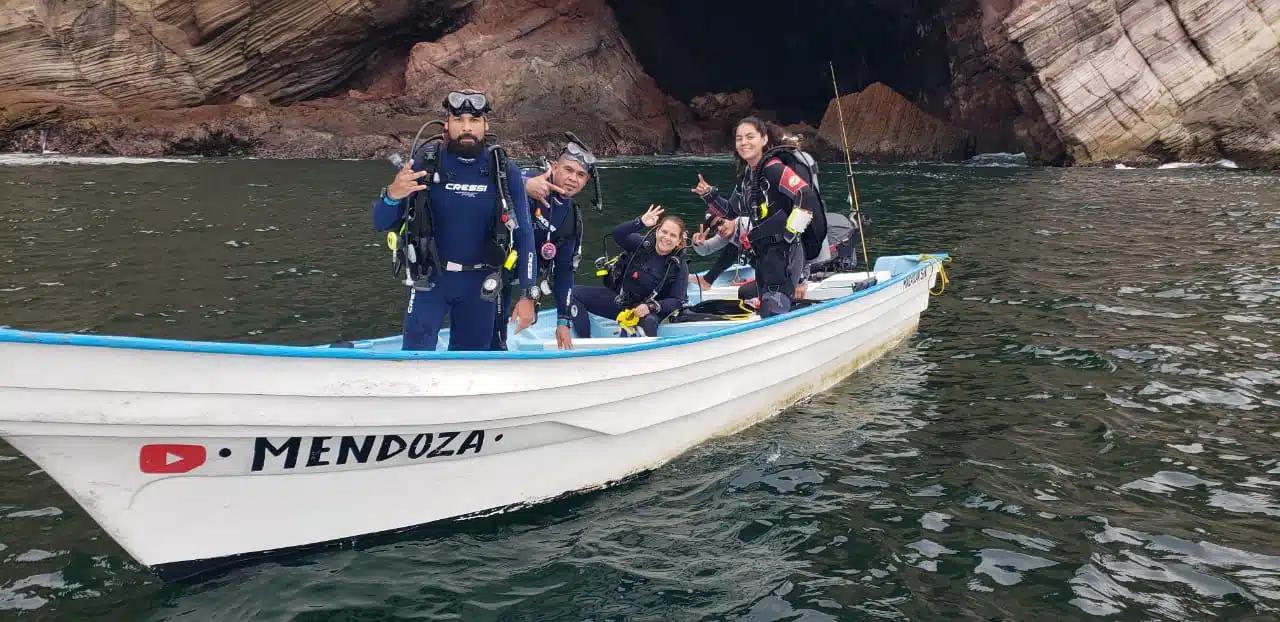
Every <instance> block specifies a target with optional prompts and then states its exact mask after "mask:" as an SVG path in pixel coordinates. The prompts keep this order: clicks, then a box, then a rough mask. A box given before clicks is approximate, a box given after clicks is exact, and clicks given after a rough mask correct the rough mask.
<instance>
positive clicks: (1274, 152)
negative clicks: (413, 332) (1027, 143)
mask: <svg viewBox="0 0 1280 622" xmlns="http://www.w3.org/2000/svg"><path fill="white" fill-rule="evenodd" d="M1004 25H1005V27H1006V28H1007V32H1008V36H1009V40H1010V41H1012V42H1013V43H1015V44H1017V45H1018V47H1019V48H1020V49H1021V50H1022V51H1023V53H1024V55H1025V58H1026V60H1027V63H1028V64H1029V65H1030V66H1031V67H1033V68H1034V72H1035V87H1034V97H1035V99H1036V102H1037V104H1038V105H1039V107H1040V108H1041V109H1042V110H1043V111H1044V116H1045V120H1046V121H1047V122H1048V124H1049V125H1050V126H1052V127H1053V128H1054V130H1055V131H1056V132H1057V133H1058V135H1059V136H1060V137H1061V138H1062V141H1063V143H1064V145H1065V147H1066V149H1067V151H1068V153H1069V155H1070V157H1071V159H1072V160H1073V161H1074V162H1076V163H1091V162H1099V161H1111V160H1117V161H1124V160H1135V159H1142V158H1144V157H1146V158H1154V159H1158V160H1187V161H1191V160H1205V159H1214V158H1231V159H1234V160H1236V161H1237V162H1238V163H1239V164H1240V165H1242V166H1273V167H1274V166H1280V35H1278V33H1280V0H1059V1H1053V2H1050V1H1044V0H1031V1H1027V2H1023V3H1021V5H1020V6H1018V7H1017V8H1016V9H1015V10H1013V11H1012V12H1011V13H1010V14H1009V16H1008V17H1007V18H1006V19H1005V20H1004Z"/></svg>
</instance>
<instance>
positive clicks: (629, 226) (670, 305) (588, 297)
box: [570, 218, 689, 338]
mask: <svg viewBox="0 0 1280 622" xmlns="http://www.w3.org/2000/svg"><path fill="white" fill-rule="evenodd" d="M644 229H645V227H644V223H642V222H640V219H639V218H637V219H635V220H628V221H627V222H624V223H622V224H620V225H618V226H617V227H615V228H614V229H613V240H614V242H617V243H618V246H620V247H622V250H623V251H625V252H626V253H627V255H628V256H625V257H621V258H619V259H618V262H619V263H618V266H619V268H620V270H621V274H620V277H621V278H620V279H619V283H618V289H617V290H610V289H608V288H606V287H600V286H597V285H592V286H587V287H579V288H577V290H576V292H575V294H576V296H575V301H574V302H573V304H572V307H571V309H570V314H571V315H572V317H573V332H574V334H576V335H577V336H578V337H583V338H585V337H590V336H591V321H590V318H588V317H587V313H588V312H590V313H593V314H595V315H599V316H601V317H604V318H608V319H610V320H612V319H614V318H616V317H618V313H620V312H622V310H623V309H634V308H635V307H636V305H639V304H640V303H642V302H648V303H649V308H650V313H649V315H646V316H645V317H643V318H641V319H640V328H642V329H644V333H645V334H646V335H648V336H650V337H656V336H657V335H658V324H659V323H660V322H661V321H662V320H663V318H665V317H666V316H668V315H670V314H671V313H672V312H673V311H676V310H677V309H679V308H680V307H683V306H684V303H685V300H686V298H687V296H688V290H689V265H688V264H686V263H685V261H684V259H683V258H682V257H678V256H672V255H665V256H664V255H659V254H658V253H657V251H656V250H654V240H653V237H651V236H650V237H645V236H644V235H643V234H642V233H641V232H642V231H644ZM619 299H621V303H622V304H618V303H619Z"/></svg>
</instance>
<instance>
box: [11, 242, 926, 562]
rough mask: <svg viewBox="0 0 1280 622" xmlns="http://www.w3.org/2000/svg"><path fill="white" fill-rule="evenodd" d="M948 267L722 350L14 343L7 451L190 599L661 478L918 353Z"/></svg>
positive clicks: (681, 341)
mask: <svg viewBox="0 0 1280 622" xmlns="http://www.w3.org/2000/svg"><path fill="white" fill-rule="evenodd" d="M910 257H911V259H914V258H915V256H910ZM883 260H890V261H889V262H888V263H893V261H897V262H898V264H899V267H901V265H902V261H904V260H903V259H902V258H882V261H883ZM911 265H912V266H914V262H912V263H911ZM939 265H940V264H939V263H937V262H936V261H932V260H931V261H928V262H925V263H923V264H920V265H919V266H918V267H915V268H914V269H913V270H910V271H903V270H901V269H899V270H897V271H896V272H897V274H895V275H894V278H893V279H890V280H889V281H888V282H887V283H882V284H880V285H878V286H876V287H875V288H873V289H870V290H867V291H864V292H859V293H858V294H855V295H852V296H846V297H845V298H842V299H837V300H834V301H830V302H829V303H827V304H822V305H818V306H816V307H813V308H811V309H802V310H799V311H795V312H793V313H791V314H787V315H786V316H782V317H779V318H775V319H772V320H767V321H755V322H748V323H745V324H750V325H749V326H747V325H743V324H744V323H737V324H738V325H736V326H729V324H731V323H724V322H722V323H716V324H718V325H719V326H726V328H724V329H721V330H720V332H719V333H718V334H713V335H707V336H687V337H679V336H677V337H662V338H659V339H657V340H653V341H649V340H634V339H627V340H613V341H614V343H618V342H627V343H628V345H622V346H614V347H611V348H610V347H601V348H599V349H596V350H583V351H575V352H573V353H566V352H555V351H551V352H538V351H533V352H510V353H438V352H428V353H404V352H395V351H390V352H387V351H374V350H375V349H374V348H365V349H362V348H360V347H357V348H353V349H328V348H285V347H278V346H270V347H265V348H267V349H266V350H263V351H264V352H269V353H270V354H256V353H253V352H255V351H256V350H257V349H262V348H264V347H261V346H242V348H243V349H245V352H244V353H241V352H238V351H237V350H236V349H234V348H228V347H224V346H225V344H206V347H203V348H198V347H192V346H181V347H179V346H173V345H172V344H171V343H166V342H160V341H156V340H128V343H130V344H132V345H131V346H130V347H103V345H105V344H102V343H95V344H93V345H76V342H77V337H83V336H62V337H63V338H62V339H61V341H64V343H57V342H58V341H59V340H60V339H58V338H50V337H48V335H47V334H46V335H41V334H31V333H20V332H18V331H0V370H2V373H0V397H3V399H0V435H3V436H4V438H5V440H7V441H8V442H10V443H11V444H12V445H13V446H14V447H16V448H17V449H18V450H20V451H22V452H23V453H24V454H26V455H27V456H28V457H29V458H31V459H32V460H33V461H34V462H35V463H37V464H38V465H40V467H42V468H43V469H44V470H45V471H46V472H47V473H49V475H50V476H51V477H53V478H54V479H55V480H56V481H57V482H58V483H59V485H61V486H62V487H63V488H64V489H66V490H67V491H68V492H69V493H70V495H71V496H72V497H73V498H74V499H75V500H76V502H77V503H79V504H80V505H81V506H83V507H84V508H85V510H86V511H87V512H88V513H89V514H90V515H91V516H92V517H93V518H94V519H95V520H96V521H97V522H98V523H99V524H100V525H101V526H102V527H103V529H104V530H106V531H107V533H108V534H110V535H111V537H112V538H114V539H115V540H116V541H117V542H118V543H119V544H120V545H121V546H122V547H123V548H124V549H125V550H126V551H127V552H128V553H129V554H130V555H131V556H133V557H134V558H135V559H137V560H138V561H139V562H140V563H142V564H144V565H146V566H148V567H151V568H153V569H154V570H156V571H157V572H158V573H160V574H161V576H164V577H166V578H172V579H179V578H182V577H184V576H188V575H190V574H192V573H193V572H197V571H200V570H204V569H207V568H210V567H214V566H218V565H222V564H224V563H226V562H227V561H228V560H234V559H237V558H243V557H244V556H255V555H259V554H263V553H265V552H270V551H277V550H280V549H289V548H295V547H306V546H312V545H318V544H325V543H333V542H341V541H349V540H350V539H351V538H354V537H356V536H363V535H367V534H373V533H380V532H389V531H397V530H403V529H406V528H410V527H413V526H416V525H420V524H425V523H431V522H435V521H439V520H443V519H454V518H460V517H471V516H476V515H483V514H485V513H490V512H496V511H502V510H506V509H510V508H514V507H520V506H524V505H529V504H534V503H540V502H544V501H547V500H550V499H554V498H557V497H560V496H562V495H565V494H568V493H573V492H580V491H586V490H592V489H597V488H600V487H603V486H607V485H610V484H611V483H614V482H617V481H620V480H624V479H626V478H628V477H630V476H633V475H636V474H639V473H642V472H644V471H647V470H651V469H654V468H657V467H659V466H661V465H662V464H663V463H665V462H667V461H669V460H671V459H672V458H674V457H676V456H678V455H680V454H681V453H683V452H684V451H686V450H688V449H689V448H690V447H693V446H695V445H697V444H699V443H702V442H704V441H706V440H707V439H708V438H712V437H714V436H717V435H722V434H729V433H733V432H736V431H738V430H741V429H743V428H745V427H748V426H750V425H753V424H755V423H757V422H758V421H760V420H762V419H765V418H768V417H770V416H772V415H774V414H776V413H777V412H779V411H780V410H782V409H784V408H786V407H787V406H789V405H791V404H794V403H796V402H797V401H800V400H802V399H804V398H805V397H807V396H810V395H812V394H814V393H816V392H819V391H822V390H824V389H826V388H828V387H830V386H831V385H833V384H835V383H836V382H838V381H840V380H841V379H842V378H844V377H846V376H847V375H849V374H850V373H852V372H853V371H854V370H855V369H857V368H859V367H861V366H863V365H866V364H868V363H869V362H871V361H874V360H875V359H876V358H878V357H879V356H880V355H881V354H882V353H883V352H885V351H886V350H887V349H889V348H892V347H894V346H895V345H896V344H898V343H900V342H901V341H902V340H903V339H905V338H906V337H908V336H909V335H910V334H911V333H912V332H913V331H914V330H915V328H916V325H917V323H918V321H919V318H920V314H921V313H922V312H923V311H924V310H925V308H926V307H927V305H928V299H929V293H928V288H929V287H931V286H932V284H933V282H934V280H935V278H936V275H937V272H938V269H939V268H938V266H939ZM877 267H878V268H879V265H878V266H877ZM672 326H675V325H672ZM665 328H666V325H664V330H665ZM5 333H11V334H7V335H6V334H5ZM31 335H36V336H35V337H32V336H31ZM89 339H93V338H89ZM599 341H601V342H603V341H605V340H603V339H601V340H599ZM667 341H670V342H671V343H669V344H668V343H664V342H667ZM366 345H367V344H366ZM533 349H534V350H536V348H533ZM201 350H203V351H201ZM295 350H297V351H306V353H305V354H303V353H302V352H295ZM318 351H321V352H318Z"/></svg>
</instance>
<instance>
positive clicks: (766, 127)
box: [733, 117, 783, 177]
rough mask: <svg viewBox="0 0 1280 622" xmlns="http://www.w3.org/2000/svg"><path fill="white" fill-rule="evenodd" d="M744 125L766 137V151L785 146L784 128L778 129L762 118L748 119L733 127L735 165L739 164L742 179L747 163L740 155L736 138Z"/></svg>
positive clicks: (739, 174) (738, 168) (775, 125)
mask: <svg viewBox="0 0 1280 622" xmlns="http://www.w3.org/2000/svg"><path fill="white" fill-rule="evenodd" d="M743 125H750V126H751V127H753V128H755V130H756V131H757V132H760V135H762V136H764V137H765V144H764V151H768V150H770V149H773V148H774V147H777V146H778V145H781V144H783V139H782V128H781V127H778V125H777V124H775V123H770V122H769V121H765V120H764V119H761V118H760V117H747V118H745V119H743V120H741V121H738V122H737V123H735V124H734V125H733V135H734V136H735V141H734V142H735V146H734V149H733V161H734V163H735V164H737V170H738V177H742V174H743V173H745V172H746V170H747V161H746V160H743V159H742V156H740V155H738V148H737V146H736V142H737V140H736V136H737V135H738V128H739V127H742V126H743Z"/></svg>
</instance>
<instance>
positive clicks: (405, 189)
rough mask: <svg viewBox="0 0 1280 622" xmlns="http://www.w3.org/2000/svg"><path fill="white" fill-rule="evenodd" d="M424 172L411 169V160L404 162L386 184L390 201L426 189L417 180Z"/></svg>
mask: <svg viewBox="0 0 1280 622" xmlns="http://www.w3.org/2000/svg"><path fill="white" fill-rule="evenodd" d="M426 174H427V172H426V171H414V170H413V160H409V161H408V162H405V163H404V166H402V167H400V172H398V173H396V178H395V179H394V180H392V181H391V184H390V185H388V186H387V196H388V197H390V198H391V200H392V201H399V200H400V199H403V198H405V197H407V196H409V195H410V194H412V193H414V192H417V191H419V190H426V189H427V187H426V186H424V185H422V184H420V183H418V181H417V180H418V178H420V177H422V176H423V175H426Z"/></svg>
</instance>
